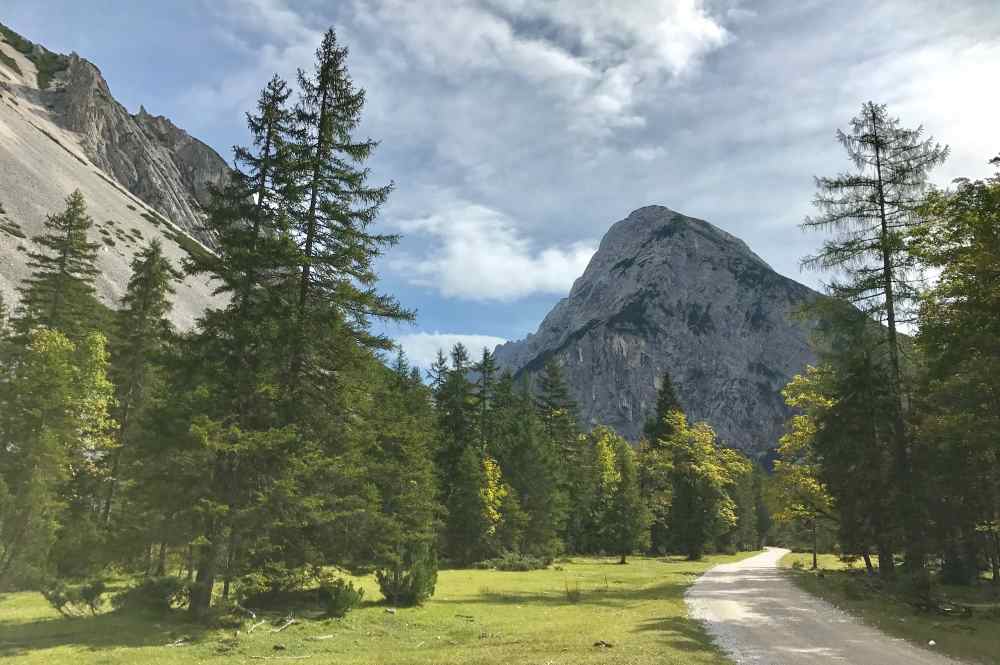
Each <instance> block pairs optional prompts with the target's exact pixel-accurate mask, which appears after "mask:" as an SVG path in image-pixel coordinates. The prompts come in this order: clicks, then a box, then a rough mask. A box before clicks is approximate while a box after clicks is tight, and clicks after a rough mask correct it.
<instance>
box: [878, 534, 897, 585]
mask: <svg viewBox="0 0 1000 665" xmlns="http://www.w3.org/2000/svg"><path fill="white" fill-rule="evenodd" d="M878 576H879V577H881V578H882V580H883V581H885V582H890V581H892V580H893V579H895V578H896V561H895V560H894V559H893V553H892V548H891V547H889V545H888V544H886V543H884V542H882V543H878Z"/></svg>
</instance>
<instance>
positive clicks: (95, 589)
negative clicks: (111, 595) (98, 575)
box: [80, 580, 108, 615]
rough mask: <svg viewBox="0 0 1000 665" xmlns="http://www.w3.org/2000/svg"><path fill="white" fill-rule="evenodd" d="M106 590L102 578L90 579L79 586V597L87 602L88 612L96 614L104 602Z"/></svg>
mask: <svg viewBox="0 0 1000 665" xmlns="http://www.w3.org/2000/svg"><path fill="white" fill-rule="evenodd" d="M107 590H108V587H107V585H106V584H105V583H104V580H92V581H90V582H88V583H86V584H84V585H83V586H82V587H80V599H81V600H83V602H84V603H86V604H87V607H88V608H89V609H90V613H91V614H94V615H96V614H97V610H99V609H101V605H102V604H104V592H105V591H107Z"/></svg>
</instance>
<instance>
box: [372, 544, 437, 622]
mask: <svg viewBox="0 0 1000 665" xmlns="http://www.w3.org/2000/svg"><path fill="white" fill-rule="evenodd" d="M375 580H376V581H377V582H378V588H379V590H380V591H381V592H382V595H383V596H385V599H386V600H387V601H389V602H390V603H392V604H393V605H399V606H403V607H409V606H413V605H420V604H421V603H423V602H424V601H425V600H427V599H428V598H430V597H431V596H433V595H434V587H435V586H436V585H437V557H436V556H435V555H434V553H433V552H432V551H431V550H430V548H428V547H426V546H424V547H421V548H418V549H417V550H416V551H415V552H414V553H413V554H412V555H411V556H409V557H406V558H405V559H404V560H403V561H402V562H400V563H398V564H395V565H392V566H388V567H385V568H380V569H379V570H376V571H375Z"/></svg>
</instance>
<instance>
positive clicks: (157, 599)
mask: <svg viewBox="0 0 1000 665" xmlns="http://www.w3.org/2000/svg"><path fill="white" fill-rule="evenodd" d="M188 591H189V588H188V583H187V582H185V581H184V580H182V579H181V578H179V577H173V576H171V575H166V576H164V577H147V578H145V579H143V580H142V581H141V582H139V583H138V584H135V585H133V586H131V587H129V588H128V589H126V590H125V591H122V592H121V593H119V594H118V595H117V596H115V597H114V598H112V599H111V604H112V605H113V606H114V608H115V609H116V610H122V609H129V610H133V609H142V610H151V611H154V612H161V613H166V612H169V611H170V610H171V609H172V608H174V607H181V606H183V605H184V604H185V603H186V602H187V597H188Z"/></svg>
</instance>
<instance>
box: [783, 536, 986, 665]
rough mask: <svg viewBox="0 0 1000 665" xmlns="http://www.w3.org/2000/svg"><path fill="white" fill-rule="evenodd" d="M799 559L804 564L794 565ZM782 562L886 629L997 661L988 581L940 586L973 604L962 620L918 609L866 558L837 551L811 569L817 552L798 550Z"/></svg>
mask: <svg viewBox="0 0 1000 665" xmlns="http://www.w3.org/2000/svg"><path fill="white" fill-rule="evenodd" d="M796 563H798V564H800V565H801V568H793V566H795V565H796ZM781 565H782V566H785V567H788V568H793V570H792V571H791V572H792V576H793V579H794V581H795V583H796V584H798V585H799V586H800V587H801V588H803V589H805V590H806V591H809V592H810V593H812V594H815V595H817V596H819V597H820V598H823V599H824V600H826V601H828V602H830V603H832V604H833V605H836V606H837V607H839V608H841V609H842V610H845V611H847V612H849V613H851V614H853V615H855V616H857V617H859V618H860V619H861V620H862V621H864V622H865V623H866V624H868V625H870V626H874V627H876V628H878V629H880V630H882V631H883V632H886V633H888V634H890V635H893V636H895V637H900V638H903V639H906V640H910V641H912V642H914V643H916V644H920V645H922V646H924V647H926V646H927V643H928V641H930V640H934V641H935V642H936V643H937V644H936V645H935V646H934V650H935V651H940V652H942V653H945V654H949V655H951V656H956V657H958V658H962V659H965V660H968V661H970V662H982V663H996V662H997V657H998V656H997V655H998V654H1000V602H998V599H996V598H995V597H993V595H992V590H991V589H990V588H988V585H986V584H984V585H980V586H979V587H975V588H970V587H955V586H947V585H937V586H935V590H934V597H935V598H936V599H938V600H940V601H943V602H948V603H959V604H961V605H968V606H971V607H973V616H972V617H969V618H962V617H958V616H941V615H939V614H934V613H924V612H920V613H918V612H916V610H915V609H914V607H913V606H912V605H910V604H909V603H908V602H906V600H905V599H904V598H903V596H902V595H901V594H899V593H896V592H894V591H892V590H891V589H889V590H885V589H880V588H879V585H878V583H877V581H873V580H869V579H868V578H867V576H866V575H865V566H864V562H862V561H859V562H857V563H854V564H847V563H845V562H843V561H841V560H840V559H839V558H838V557H837V556H835V555H833V554H821V555H820V556H819V570H818V571H811V570H809V568H810V567H811V566H812V555H811V554H809V553H792V554H787V555H785V556H784V557H783V558H782V559H781ZM876 565H877V562H876Z"/></svg>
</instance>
